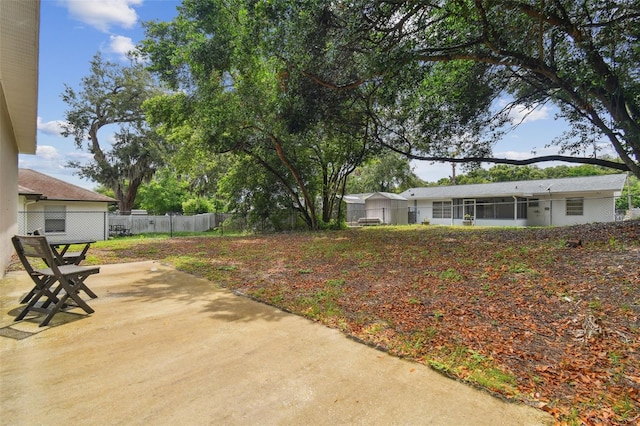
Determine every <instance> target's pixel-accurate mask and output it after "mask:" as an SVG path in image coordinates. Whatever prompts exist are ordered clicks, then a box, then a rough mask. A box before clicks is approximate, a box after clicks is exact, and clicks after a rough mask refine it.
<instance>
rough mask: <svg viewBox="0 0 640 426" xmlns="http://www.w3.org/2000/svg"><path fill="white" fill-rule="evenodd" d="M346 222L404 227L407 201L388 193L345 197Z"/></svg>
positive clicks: (406, 219) (407, 221)
mask: <svg viewBox="0 0 640 426" xmlns="http://www.w3.org/2000/svg"><path fill="white" fill-rule="evenodd" d="M343 201H344V202H345V204H346V205H347V209H346V211H347V217H346V222H347V223H350V224H354V225H355V224H386V225H406V224H408V223H409V220H408V218H409V217H408V214H407V211H408V204H407V203H408V200H407V199H406V198H405V197H402V196H400V195H398V194H392V193H390V192H373V193H368V194H353V195H345V196H344V197H343Z"/></svg>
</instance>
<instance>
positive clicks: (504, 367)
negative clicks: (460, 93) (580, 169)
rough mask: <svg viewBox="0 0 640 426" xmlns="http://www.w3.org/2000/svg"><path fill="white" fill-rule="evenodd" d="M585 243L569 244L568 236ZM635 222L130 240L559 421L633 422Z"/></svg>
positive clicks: (637, 362) (139, 253) (638, 351)
mask: <svg viewBox="0 0 640 426" xmlns="http://www.w3.org/2000/svg"><path fill="white" fill-rule="evenodd" d="M578 238H579V239H582V241H583V247H579V248H567V247H565V244H564V242H565V241H567V240H569V239H578ZM639 241H640V222H624V223H617V224H605V225H585V226H577V227H567V228H537V229H531V228H529V229H516V228H506V229H493V228H484V229H483V228H478V227H460V228H450V227H437V226H429V227H420V226H405V227H383V226H380V227H366V228H362V229H348V230H343V231H327V232H317V233H298V234H279V235H259V236H224V237H222V236H219V235H214V236H204V237H203V236H197V237H196V236H188V237H180V238H171V239H169V238H149V237H143V238H136V237H127V238H122V239H116V240H113V241H108V242H99V243H96V244H94V245H93V247H92V248H91V250H90V252H89V253H90V256H89V258H88V259H87V263H91V264H106V263H116V262H129V261H139V260H144V259H155V260H161V261H164V262H167V263H170V264H172V265H174V266H175V267H176V268H178V269H181V270H183V271H186V272H189V273H191V274H194V275H198V276H201V277H205V278H207V279H209V280H211V281H212V282H213V283H214V284H217V285H222V286H225V287H228V288H230V289H233V290H237V291H239V292H241V293H243V294H246V295H248V296H251V297H253V298H255V299H258V300H261V301H263V302H265V303H269V304H272V305H275V306H278V307H280V308H282V309H286V310H288V311H291V312H294V313H297V314H299V315H303V316H306V317H308V318H312V319H313V320H315V321H318V322H322V323H324V324H326V325H327V326H330V327H336V328H338V329H340V330H341V331H343V332H344V333H346V334H349V335H351V336H353V337H355V338H356V339H358V340H360V341H362V342H364V343H366V344H369V345H372V346H375V347H378V348H381V349H384V350H387V351H388V352H389V353H391V354H394V355H397V356H401V357H405V358H408V359H412V360H415V361H416V362H421V363H424V364H427V365H430V366H432V367H433V368H434V369H437V370H439V371H441V372H443V373H444V374H447V375H449V376H452V377H455V378H457V379H458V380H461V381H465V382H468V383H470V384H473V385H474V386H477V387H481V388H483V389H486V390H488V391H490V392H493V393H496V394H500V395H502V396H503V397H506V398H510V399H515V400H519V401H523V402H525V403H528V404H531V405H534V406H536V407H539V408H541V409H544V410H546V411H548V412H550V413H551V414H553V415H554V416H555V417H556V419H557V420H558V422H560V423H566V424H636V423H637V422H638V420H640V399H639V398H640V296H639V294H640V243H639Z"/></svg>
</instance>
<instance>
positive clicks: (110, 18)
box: [66, 0, 143, 32]
mask: <svg viewBox="0 0 640 426" xmlns="http://www.w3.org/2000/svg"><path fill="white" fill-rule="evenodd" d="M142 1H143V0H92V1H88V0H66V4H67V8H68V10H69V13H70V14H71V16H73V17H74V18H75V19H77V20H78V21H81V22H84V23H85V24H88V25H91V26H92V27H94V28H96V29H98V30H100V31H104V32H107V31H109V28H110V27H111V26H119V27H122V28H132V27H133V26H135V25H136V23H137V22H138V14H137V13H136V11H135V10H134V9H133V8H132V6H140V5H141V4H142Z"/></svg>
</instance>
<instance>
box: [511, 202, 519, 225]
mask: <svg viewBox="0 0 640 426" xmlns="http://www.w3.org/2000/svg"><path fill="white" fill-rule="evenodd" d="M512 197H513V220H514V222H515V225H516V226H518V197H516V196H515V195H512Z"/></svg>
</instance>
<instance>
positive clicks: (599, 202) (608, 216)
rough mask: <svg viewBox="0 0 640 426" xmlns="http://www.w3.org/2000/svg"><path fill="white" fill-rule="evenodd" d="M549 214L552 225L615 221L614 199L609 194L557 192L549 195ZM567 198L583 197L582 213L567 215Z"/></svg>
mask: <svg viewBox="0 0 640 426" xmlns="http://www.w3.org/2000/svg"><path fill="white" fill-rule="evenodd" d="M551 198H552V204H551V212H552V213H551V214H552V223H551V225H553V226H566V225H580V224H585V223H592V222H613V221H615V212H616V209H615V199H614V197H613V194H612V193H609V194H598V195H595V196H594V195H593V194H588V193H583V194H579V193H578V194H558V195H554V196H552V197H551ZM567 198H583V199H584V202H583V215H581V216H567V214H566V208H567V202H566V199H567Z"/></svg>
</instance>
